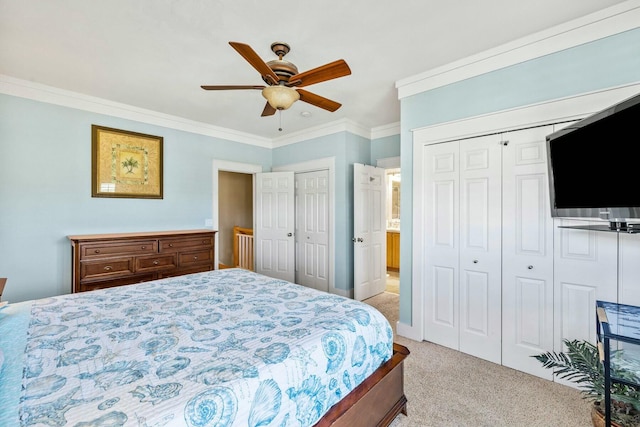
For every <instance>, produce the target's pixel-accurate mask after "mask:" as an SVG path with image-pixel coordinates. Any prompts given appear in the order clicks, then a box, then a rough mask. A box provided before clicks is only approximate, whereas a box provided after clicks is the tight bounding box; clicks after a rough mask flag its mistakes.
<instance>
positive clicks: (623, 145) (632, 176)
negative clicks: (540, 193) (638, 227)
mask: <svg viewBox="0 0 640 427" xmlns="http://www.w3.org/2000/svg"><path fill="white" fill-rule="evenodd" d="M546 140H547V160H548V167H549V196H550V199H551V204H550V206H551V216H553V217H565V218H583V219H602V220H607V221H609V223H610V224H613V223H618V225H617V227H620V225H622V226H623V227H624V226H626V222H627V221H628V220H630V219H633V218H640V94H638V95H635V96H633V97H631V98H627V99H625V100H624V101H621V102H619V103H617V104H615V105H613V106H611V107H609V108H606V109H604V110H602V111H599V112H597V113H595V114H593V115H591V116H589V117H586V118H584V119H582V120H579V121H577V122H575V123H573V124H570V125H569V126H567V127H565V128H564V129H561V130H559V131H556V132H554V133H552V134H549V135H547V138H546Z"/></svg>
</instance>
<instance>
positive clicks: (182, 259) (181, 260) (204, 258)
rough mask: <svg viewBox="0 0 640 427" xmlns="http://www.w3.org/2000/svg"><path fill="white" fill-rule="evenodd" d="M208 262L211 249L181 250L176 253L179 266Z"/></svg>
mask: <svg viewBox="0 0 640 427" xmlns="http://www.w3.org/2000/svg"><path fill="white" fill-rule="evenodd" d="M209 262H211V250H206V251H196V252H182V253H180V254H178V265H179V266H180V267H187V266H189V265H193V264H203V263H204V264H207V263H209Z"/></svg>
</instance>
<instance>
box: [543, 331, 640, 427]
mask: <svg viewBox="0 0 640 427" xmlns="http://www.w3.org/2000/svg"><path fill="white" fill-rule="evenodd" d="M564 344H565V346H566V348H567V351H566V352H561V353H556V352H547V353H542V354H539V355H535V356H532V357H535V358H536V359H537V360H538V361H539V362H541V363H542V366H543V367H545V368H548V369H553V375H555V376H556V377H558V378H561V379H565V380H568V381H571V382H573V383H575V384H576V385H577V386H578V388H579V389H580V392H581V393H582V395H583V397H584V398H585V399H588V400H590V401H592V402H593V406H592V410H591V419H592V420H593V425H594V426H595V427H598V426H604V409H605V408H604V367H603V364H602V362H601V361H600V354H599V352H598V348H597V347H596V346H595V345H593V344H592V343H590V342H588V341H580V340H564ZM623 351H624V350H613V351H612V352H611V359H612V360H615V361H616V362H619V363H615V364H612V366H611V375H612V376H615V377H617V378H621V379H625V380H629V381H632V382H640V365H639V364H638V362H633V361H628V360H626V359H624V358H623ZM634 363H635V365H636V366H634ZM611 420H612V425H614V426H619V427H632V426H640V387H634V386H630V385H626V384H619V383H613V384H612V386H611Z"/></svg>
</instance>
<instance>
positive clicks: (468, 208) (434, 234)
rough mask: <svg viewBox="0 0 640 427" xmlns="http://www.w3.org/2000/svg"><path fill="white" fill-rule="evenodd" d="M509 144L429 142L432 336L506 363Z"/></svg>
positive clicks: (427, 265)
mask: <svg viewBox="0 0 640 427" xmlns="http://www.w3.org/2000/svg"><path fill="white" fill-rule="evenodd" d="M500 150H501V146H500V139H499V138H497V137H496V136H495V135H493V136H488V137H478V138H472V139H469V140H465V141H453V142H448V143H443V144H435V145H431V146H427V147H425V149H424V150H423V156H424V158H423V159H422V161H423V164H424V171H425V172H424V179H425V185H424V195H423V196H424V204H425V207H426V211H427V215H426V218H425V221H426V224H425V227H424V230H425V231H424V234H425V235H424V242H425V246H426V247H425V261H424V274H423V277H424V282H425V283H424V290H425V294H424V295H425V301H424V303H425V320H424V331H425V339H426V340H428V341H432V342H434V343H437V344H440V345H444V346H447V347H450V348H453V349H456V350H460V351H463V352H465V353H469V354H472V355H474V356H477V357H480V358H483V359H486V360H490V361H493V362H496V363H500V335H501V332H500V326H501V325H500V319H501V297H500V292H501V290H500V283H501V281H500V270H501V267H500V265H501V262H500V256H501V254H500V240H501V237H500V235H501V231H500V215H501V212H500V211H501V183H500V174H501V159H500V157H501V154H500Z"/></svg>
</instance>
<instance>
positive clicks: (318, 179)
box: [295, 170, 329, 292]
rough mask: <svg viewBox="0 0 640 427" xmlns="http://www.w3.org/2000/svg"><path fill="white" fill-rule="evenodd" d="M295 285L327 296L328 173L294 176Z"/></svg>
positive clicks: (318, 172) (315, 172) (306, 173)
mask: <svg viewBox="0 0 640 427" xmlns="http://www.w3.org/2000/svg"><path fill="white" fill-rule="evenodd" d="M295 205H296V207H295V211H296V235H295V242H296V278H295V280H296V283H298V284H300V285H303V286H308V287H311V288H314V289H318V290H320V291H324V292H329V171H328V170H321V171H314V172H304V173H297V174H296V175H295Z"/></svg>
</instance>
